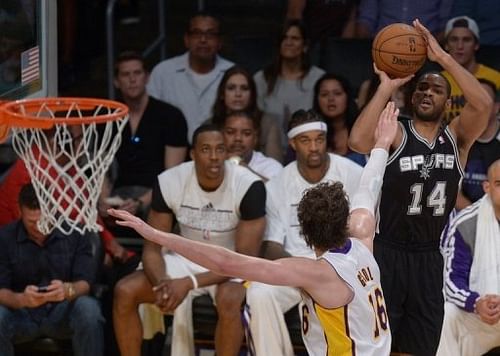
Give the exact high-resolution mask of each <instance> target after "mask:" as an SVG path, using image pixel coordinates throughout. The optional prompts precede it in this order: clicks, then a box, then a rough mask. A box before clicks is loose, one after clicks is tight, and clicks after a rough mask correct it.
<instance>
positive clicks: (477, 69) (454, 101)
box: [443, 16, 500, 121]
mask: <svg viewBox="0 0 500 356" xmlns="http://www.w3.org/2000/svg"><path fill="white" fill-rule="evenodd" d="M445 49H446V50H447V51H448V53H450V55H451V56H452V57H453V59H454V60H455V61H457V62H458V63H459V64H460V65H461V66H463V67H464V68H465V69H466V70H467V71H469V72H470V73H472V75H473V76H474V77H476V78H477V79H487V80H489V81H490V82H492V83H494V84H495V87H496V90H500V72H497V71H496V70H494V69H493V68H490V67H487V66H485V65H484V64H480V63H478V62H477V61H476V52H477V51H478V50H479V27H478V26H477V23H476V21H474V20H473V19H471V18H470V17H467V16H459V17H454V18H452V19H451V20H449V21H448V22H447V23H446V29H445ZM443 75H444V76H445V77H446V79H447V80H448V81H449V82H450V85H451V97H450V99H451V105H450V106H449V107H448V109H447V117H446V119H447V120H448V121H450V120H452V119H453V118H455V117H456V116H457V115H459V114H460V112H461V111H462V109H463V107H464V105H465V101H466V98H465V97H464V94H463V90H461V89H460V86H459V85H458V84H457V82H456V81H455V80H454V79H453V76H452V75H451V74H450V73H449V72H447V71H446V70H445V71H443Z"/></svg>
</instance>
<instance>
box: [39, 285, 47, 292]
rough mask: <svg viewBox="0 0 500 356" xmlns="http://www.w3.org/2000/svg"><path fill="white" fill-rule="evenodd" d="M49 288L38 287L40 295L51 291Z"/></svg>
mask: <svg viewBox="0 0 500 356" xmlns="http://www.w3.org/2000/svg"><path fill="white" fill-rule="evenodd" d="M48 288H49V287H48V286H43V287H38V293H47V292H48V291H49V290H48Z"/></svg>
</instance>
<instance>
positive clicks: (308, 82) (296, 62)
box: [254, 20, 324, 148]
mask: <svg viewBox="0 0 500 356" xmlns="http://www.w3.org/2000/svg"><path fill="white" fill-rule="evenodd" d="M323 73H324V71H323V70H322V69H320V68H318V67H315V66H311V64H310V62H309V57H308V38H307V34H306V30H305V27H304V25H303V23H302V22H301V21H300V20H290V21H287V22H286V23H285V26H284V29H283V32H282V34H281V39H280V43H279V50H278V53H277V55H276V57H275V59H274V61H273V63H272V64H271V65H270V66H268V67H267V68H265V69H264V70H261V71H259V72H257V73H256V74H255V76H254V79H255V83H256V84H257V93H258V99H257V100H258V101H257V104H258V105H259V107H260V108H261V109H262V110H263V111H264V112H266V113H270V114H273V115H274V116H276V117H277V118H278V120H279V126H280V128H281V131H282V135H283V143H284V144H285V146H284V147H285V148H286V143H287V141H288V140H287V139H286V138H285V132H286V127H287V124H288V118H289V117H290V116H291V115H292V114H293V113H294V112H295V111H297V110H299V109H304V110H307V109H309V108H310V107H311V105H312V97H313V96H312V94H313V87H314V83H316V81H317V80H318V78H319V77H321V75H323Z"/></svg>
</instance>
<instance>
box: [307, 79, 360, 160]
mask: <svg viewBox="0 0 500 356" xmlns="http://www.w3.org/2000/svg"><path fill="white" fill-rule="evenodd" d="M313 109H314V110H315V111H316V112H317V113H318V114H321V116H323V118H324V119H325V121H326V124H327V140H328V142H327V146H328V150H329V151H330V152H332V153H336V154H338V155H341V156H345V157H347V158H349V159H351V160H353V161H354V162H356V163H358V164H360V165H362V166H364V165H365V163H366V158H365V156H364V155H362V154H359V153H356V152H353V151H351V150H350V149H349V146H348V145H347V141H348V138H349V133H350V131H351V128H352V125H353V124H354V121H355V120H356V117H357V116H358V108H357V105H356V102H355V101H354V95H353V92H352V90H351V85H350V84H349V81H348V80H347V79H345V78H343V77H342V76H340V75H336V74H332V73H327V74H324V75H323V76H322V77H321V78H319V79H318V81H317V82H316V85H315V86H314V101H313Z"/></svg>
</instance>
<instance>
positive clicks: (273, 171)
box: [222, 111, 283, 180]
mask: <svg viewBox="0 0 500 356" xmlns="http://www.w3.org/2000/svg"><path fill="white" fill-rule="evenodd" d="M222 133H223V134H224V143H225V145H226V149H227V156H228V157H229V159H230V161H231V162H233V163H237V164H239V165H240V166H244V167H247V168H248V169H250V170H251V171H252V172H254V173H255V174H257V175H259V176H260V177H261V178H263V179H264V180H268V179H271V178H272V177H274V176H277V175H278V174H279V173H280V172H281V170H282V169H283V166H282V165H281V163H279V162H278V161H276V160H275V159H274V158H270V157H266V156H264V155H263V154H262V153H261V152H258V151H255V146H256V145H257V140H258V138H259V124H258V122H257V119H255V118H254V117H252V115H251V114H250V113H247V112H244V111H237V112H233V113H231V114H229V115H228V116H226V118H225V120H224V125H223V127H222Z"/></svg>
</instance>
